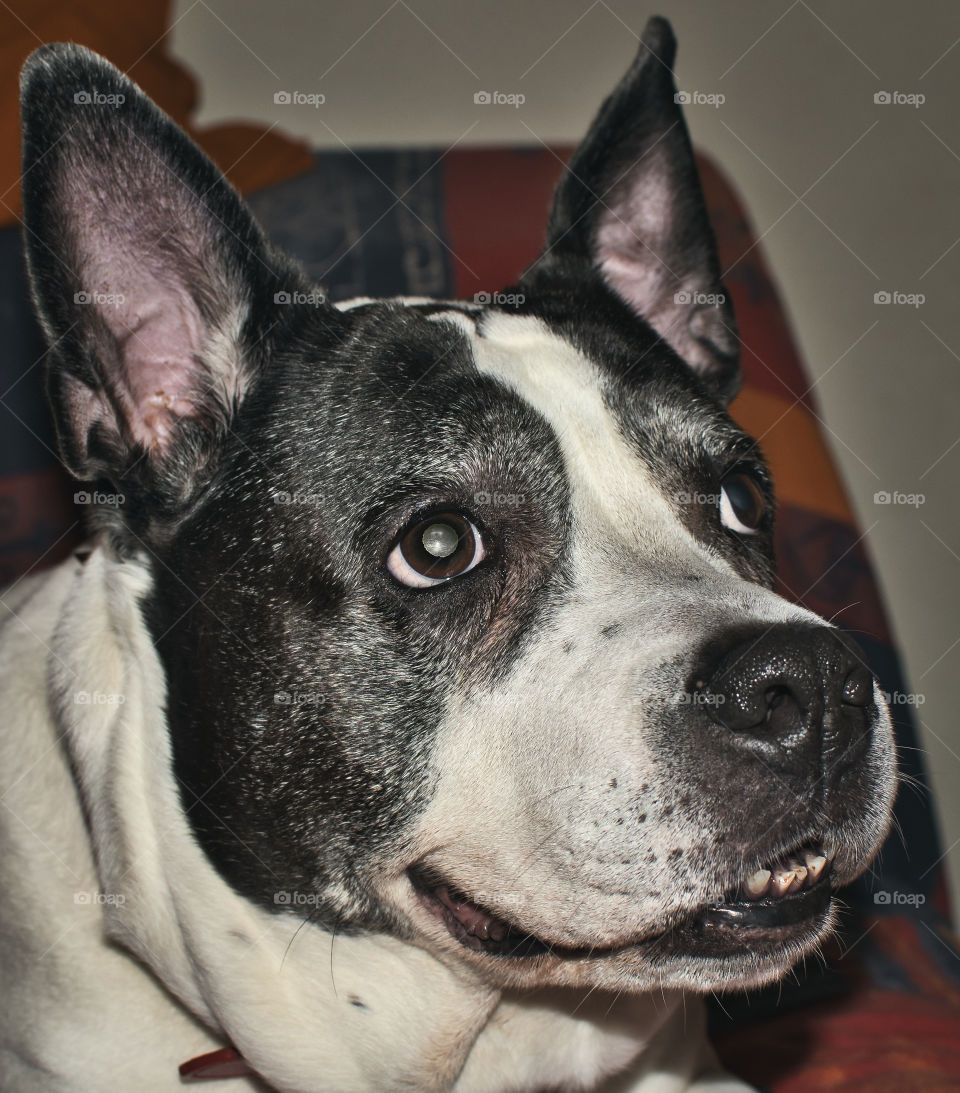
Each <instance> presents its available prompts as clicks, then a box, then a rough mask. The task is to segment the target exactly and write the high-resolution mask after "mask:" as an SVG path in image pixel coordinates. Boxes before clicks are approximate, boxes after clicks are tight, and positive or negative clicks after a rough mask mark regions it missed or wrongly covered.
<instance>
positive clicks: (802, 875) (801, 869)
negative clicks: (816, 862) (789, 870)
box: [792, 865, 807, 892]
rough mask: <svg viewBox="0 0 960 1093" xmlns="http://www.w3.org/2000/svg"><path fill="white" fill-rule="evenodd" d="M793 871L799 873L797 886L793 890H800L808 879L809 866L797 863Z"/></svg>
mask: <svg viewBox="0 0 960 1093" xmlns="http://www.w3.org/2000/svg"><path fill="white" fill-rule="evenodd" d="M793 871H794V872H795V873H796V874H797V886H796V888H794V889H792V891H794V892H799V891H800V889H801V888H802V887H803V885H804V882H805V881H806V879H807V867H806V866H805V865H795V866H794V867H793Z"/></svg>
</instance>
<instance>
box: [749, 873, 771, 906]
mask: <svg viewBox="0 0 960 1093" xmlns="http://www.w3.org/2000/svg"><path fill="white" fill-rule="evenodd" d="M743 887H744V890H745V891H746V894H747V896H748V897H749V898H750V899H762V898H763V897H764V896H765V895H766V894H767V892H768V891H769V890H770V870H769V869H758V870H757V871H756V873H751V874H750V876H749V877H747V879H746V881H745V882H744V885H743Z"/></svg>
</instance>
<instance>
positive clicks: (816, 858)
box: [803, 854, 827, 884]
mask: <svg viewBox="0 0 960 1093" xmlns="http://www.w3.org/2000/svg"><path fill="white" fill-rule="evenodd" d="M803 860H804V861H805V862H806V863H807V873H808V874H809V876H810V883H811V884H816V883H817V881H818V880H819V879H820V874H821V873H822V872H823V870H824V867H825V866H826V864H827V859H826V858H825V857H824V856H823V855H822V854H804V855H803Z"/></svg>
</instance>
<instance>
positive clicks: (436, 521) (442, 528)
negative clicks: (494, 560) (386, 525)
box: [387, 512, 486, 588]
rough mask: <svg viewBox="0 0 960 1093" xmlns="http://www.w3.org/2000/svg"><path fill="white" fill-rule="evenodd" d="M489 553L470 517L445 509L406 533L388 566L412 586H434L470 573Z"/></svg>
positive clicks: (399, 577)
mask: <svg viewBox="0 0 960 1093" xmlns="http://www.w3.org/2000/svg"><path fill="white" fill-rule="evenodd" d="M485 554H486V551H485V550H484V549H483V540H482V539H481V538H480V533H479V532H478V531H477V529H476V528H475V527H474V526H473V524H471V523H470V521H469V520H468V519H467V518H466V517H464V516H460V515H459V514H458V513H455V512H442V513H439V514H437V515H435V516H430V517H428V518H427V519H425V520H418V521H417V522H416V523H415V524H413V526H412V527H410V528H409V529H408V530H407V531H405V532H404V533H403V535H402V536H401V537H400V540H399V542H398V543H397V544H396V546H395V547H394V548H393V550H391V551H390V556H389V557H388V558H387V569H388V570H389V572H390V574H391V575H392V576H393V577H395V578H396V579H397V580H398V581H399V582H400V583H401V584H405V585H407V586H408V587H409V588H430V587H431V586H432V585H437V584H442V583H443V582H444V581H448V580H450V579H451V578H452V577H460V576H462V575H463V574H464V573H467V572H469V571H470V570H471V569H473V567H474V566H475V565H477V564H478V563H479V562H481V561H482V560H483V558H484V556H485Z"/></svg>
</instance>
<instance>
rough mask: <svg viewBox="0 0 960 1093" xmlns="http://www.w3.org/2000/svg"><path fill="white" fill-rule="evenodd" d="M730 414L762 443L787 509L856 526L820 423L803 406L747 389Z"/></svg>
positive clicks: (779, 494) (732, 407) (778, 492)
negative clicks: (806, 510) (810, 513)
mask: <svg viewBox="0 0 960 1093" xmlns="http://www.w3.org/2000/svg"><path fill="white" fill-rule="evenodd" d="M730 414H731V416H732V417H733V419H734V420H735V421H736V422H737V424H738V425H740V427H741V428H743V429H745V430H746V431H747V432H748V433H750V435H751V436H754V437H756V438H757V440H758V441H759V443H760V448H761V450H762V451H763V454H764V455H765V456H766V458H767V460H768V461H769V463H770V466H771V468H772V469H773V473H774V484H775V486H776V488H777V497H778V498H779V500H780V502H781V503H786V504H791V505H797V506H799V507H800V508H804V509H809V510H810V511H811V512H819V513H822V514H823V515H824V516H830V517H832V518H833V519H835V520H841V521H843V522H844V523H846V524H855V522H856V521H855V520H854V517H853V513H852V512H851V511H850V504H849V502H848V501H847V496H846V492H845V490H844V488H843V484H842V483H841V481H840V478H839V476H838V474H837V471H836V468H835V467H834V465H833V461H832V460H831V458H830V454H829V452H828V451H827V448H826V446H825V444H824V442H823V440H822V439H821V437H820V433H819V428H818V425H817V422H816V419H815V418H814V417H813V415H812V414H811V413H810V411H809V410H808V409H807V408H806V407H805V406H804V405H803V403H801V402H797V401H796V400H794V399H788V398H782V397H779V396H777V395H771V394H769V393H768V392H766V391H760V390H757V388H756V387H744V388H743V390H742V391H741V392H740V394H739V395H738V396H737V397H736V399H735V400H734V402H733V404H732V405H731V407H730Z"/></svg>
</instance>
